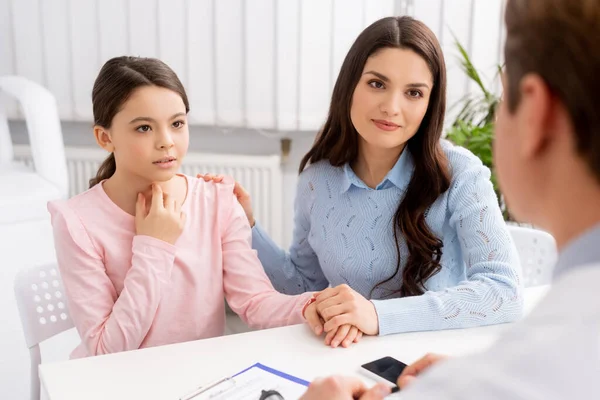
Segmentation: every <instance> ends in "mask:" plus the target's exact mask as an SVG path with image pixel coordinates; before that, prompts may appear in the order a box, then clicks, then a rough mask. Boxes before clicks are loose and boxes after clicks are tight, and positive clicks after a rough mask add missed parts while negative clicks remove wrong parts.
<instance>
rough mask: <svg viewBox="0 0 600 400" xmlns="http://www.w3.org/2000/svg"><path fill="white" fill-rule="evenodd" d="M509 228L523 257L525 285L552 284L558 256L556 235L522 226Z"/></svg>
mask: <svg viewBox="0 0 600 400" xmlns="http://www.w3.org/2000/svg"><path fill="white" fill-rule="evenodd" d="M508 230H509V232H510V234H511V236H512V238H513V241H514V242H515V245H516V246H517V251H518V253H519V258H520V259H521V267H522V268H523V279H524V282H523V283H524V285H525V287H531V286H540V285H547V284H550V282H552V274H553V272H554V265H555V264H556V260H557V258H558V251H557V248H556V241H555V240H554V237H552V235H550V234H549V233H548V232H544V231H541V230H539V229H532V228H525V227H521V226H514V225H509V226H508Z"/></svg>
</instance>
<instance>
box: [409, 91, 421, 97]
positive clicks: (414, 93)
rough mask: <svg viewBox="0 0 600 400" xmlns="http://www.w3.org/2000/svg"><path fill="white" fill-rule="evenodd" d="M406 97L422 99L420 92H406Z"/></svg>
mask: <svg viewBox="0 0 600 400" xmlns="http://www.w3.org/2000/svg"><path fill="white" fill-rule="evenodd" d="M408 95H409V96H410V97H423V93H421V92H420V91H418V90H409V91H408Z"/></svg>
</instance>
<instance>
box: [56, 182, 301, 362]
mask: <svg viewBox="0 0 600 400" xmlns="http://www.w3.org/2000/svg"><path fill="white" fill-rule="evenodd" d="M186 178H187V181H188V194H187V198H186V200H185V202H184V204H183V206H182V211H184V212H185V213H186V214H187V221H186V225H185V228H184V230H183V233H182V234H181V236H180V237H179V239H178V240H177V242H176V243H175V245H171V244H169V243H166V242H163V241H161V240H158V239H155V238H153V237H149V236H143V235H136V234H135V222H134V217H133V216H132V215H130V214H128V213H126V212H125V211H123V210H122V209H121V208H119V207H118V206H117V205H116V204H115V203H113V202H112V201H111V200H110V198H109V197H108V196H107V194H106V192H105V191H104V188H103V186H102V184H98V185H96V186H94V187H93V188H91V189H90V190H88V191H86V192H84V193H82V194H80V195H77V196H75V197H73V198H71V199H69V200H66V201H54V202H50V203H49V204H48V210H49V211H50V214H51V215H52V225H53V228H54V240H55V247H56V255H57V258H58V264H59V269H60V273H61V277H62V279H63V283H64V287H65V292H66V295H67V302H68V305H69V310H70V314H71V317H72V319H73V322H74V323H75V326H76V328H77V330H78V332H79V335H80V337H81V340H82V343H81V344H80V345H79V346H78V347H77V348H76V349H75V350H74V351H73V353H72V354H71V357H72V358H78V357H85V356H92V355H99V354H106V353H115V352H119V351H126V350H134V349H138V348H143V347H151V346H158V345H165V344H171V343H177V342H183V341H189V340H196V339H203V338H209V337H214V336H218V335H222V334H223V332H224V329H225V309H224V302H223V298H224V297H225V298H226V299H227V302H228V304H229V305H230V306H231V308H232V309H233V311H235V312H236V313H237V314H239V315H240V316H241V318H242V319H243V320H244V322H246V323H247V324H249V325H250V326H252V327H256V328H269V327H276V326H282V325H289V324H294V323H300V322H302V321H303V318H302V316H301V310H302V307H303V306H304V304H305V303H306V301H307V300H308V299H309V298H310V296H311V294H310V293H305V294H303V295H300V296H289V295H284V294H280V293H278V292H277V291H275V290H274V289H273V286H272V285H271V282H270V281H269V279H268V278H267V276H266V275H265V273H264V270H263V268H262V266H261V264H260V261H259V260H258V257H257V255H256V251H254V250H252V247H251V236H252V234H251V230H250V227H249V225H248V222H247V219H246V216H245V214H244V211H243V209H242V208H241V206H240V205H239V204H238V202H237V200H236V199H235V197H234V195H233V183H229V182H228V183H225V184H223V183H220V184H215V183H212V182H209V183H207V182H204V181H203V180H200V179H197V178H193V177H186Z"/></svg>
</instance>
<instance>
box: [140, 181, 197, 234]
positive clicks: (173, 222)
mask: <svg viewBox="0 0 600 400" xmlns="http://www.w3.org/2000/svg"><path fill="white" fill-rule="evenodd" d="M185 219H186V215H185V213H183V212H182V211H181V204H179V203H178V202H177V201H176V200H175V199H172V198H171V197H170V196H169V195H167V194H164V193H163V191H162V189H161V188H160V186H159V185H157V184H152V203H151V205H150V208H149V209H148V210H147V209H146V198H145V197H144V195H143V194H141V193H138V198H137V202H136V205H135V231H136V234H137V235H145V236H151V237H153V238H156V239H159V240H162V241H164V242H167V243H170V244H175V242H176V241H177V239H179V236H180V235H181V232H183V228H184V226H185Z"/></svg>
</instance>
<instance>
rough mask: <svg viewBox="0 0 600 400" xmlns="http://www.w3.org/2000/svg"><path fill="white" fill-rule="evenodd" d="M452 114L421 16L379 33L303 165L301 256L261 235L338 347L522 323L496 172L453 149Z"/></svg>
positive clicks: (256, 238)
mask: <svg viewBox="0 0 600 400" xmlns="http://www.w3.org/2000/svg"><path fill="white" fill-rule="evenodd" d="M445 110H446V66H445V62H444V58H443V54H442V50H441V48H440V44H439V43H438V41H437V39H436V37H435V35H434V34H433V33H432V32H431V30H430V29H429V28H428V27H427V26H425V25H424V24H423V23H422V22H419V21H416V20H414V19H412V18H410V17H389V18H384V19H381V20H379V21H377V22H375V23H373V24H372V25H371V26H369V27H368V28H366V29H365V30H364V31H363V32H362V33H361V34H360V35H359V36H358V38H357V39H356V41H355V42H354V44H353V45H352V47H351V49H350V51H349V53H348V54H347V56H346V58H345V60H344V62H343V64H342V67H341V70H340V73H339V76H338V79H337V82H336V84H335V87H334V90H333V95H332V98H331V105H330V108H329V115H328V118H327V120H326V121H325V124H324V126H323V129H322V130H321V132H320V133H319V135H318V137H317V139H316V140H315V143H314V145H313V147H312V148H311V149H310V151H309V152H308V153H307V154H306V156H305V157H304V159H303V160H302V162H301V164H300V177H299V183H298V190H297V197H296V202H295V227H294V237H293V242H292V246H291V248H290V251H289V253H286V252H285V251H284V250H282V249H280V248H279V247H277V246H276V245H275V244H274V242H273V241H272V240H271V239H270V238H269V237H268V235H267V233H266V232H265V231H264V230H263V229H262V228H261V227H260V224H259V223H256V224H255V225H254V228H253V237H252V240H253V241H252V245H253V247H254V248H255V249H256V250H257V251H258V256H259V258H260V260H261V262H262V264H263V267H264V268H265V271H266V272H267V275H268V276H269V278H270V279H271V281H272V282H273V284H274V286H275V288H276V289H278V290H280V291H281V292H284V293H289V294H297V293H303V292H305V291H313V290H318V291H322V292H320V294H319V295H318V296H317V297H316V301H314V302H312V303H311V304H310V305H309V306H308V307H307V309H306V313H305V315H306V318H307V319H308V320H309V323H310V324H311V325H312V326H313V328H314V329H315V330H316V331H317V332H319V333H320V332H322V331H323V330H325V331H326V332H327V337H326V339H325V340H326V342H327V343H331V344H332V345H333V346H337V345H338V344H343V345H348V344H349V343H347V342H346V341H343V340H344V338H343V334H344V332H348V331H350V330H352V329H355V328H357V329H359V330H360V331H362V332H364V333H366V334H380V335H383V334H389V333H394V332H407V331H418V330H432V329H447V328H459V327H467V326H478V325H487V324H495V323H501V322H507V321H513V320H515V319H517V318H518V317H519V316H520V315H521V310H522V297H521V292H522V287H521V280H520V266H519V260H518V256H517V252H516V249H515V247H514V245H513V243H512V242H511V239H510V235H509V234H508V232H507V228H506V226H505V224H504V221H503V219H502V215H501V212H500V209H499V207H498V202H497V199H496V197H495V193H494V191H493V188H492V185H491V182H490V179H489V177H490V172H489V170H488V169H487V168H486V167H484V166H483V165H482V163H481V161H480V160H479V159H478V158H477V157H475V156H474V155H473V154H471V153H469V152H468V151H466V150H465V149H462V148H458V147H455V146H453V145H451V144H450V143H448V142H446V141H443V140H441V139H440V137H441V134H442V127H443V121H444V114H445ZM237 195H238V200H239V201H240V203H241V204H242V206H243V207H244V209H245V211H246V215H247V217H248V219H249V221H250V223H251V224H254V219H253V217H252V209H251V201H250V196H249V194H248V193H245V192H244V191H243V189H242V188H241V187H240V186H238V189H237ZM322 321H324V324H323V322H322ZM338 329H339V330H338Z"/></svg>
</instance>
